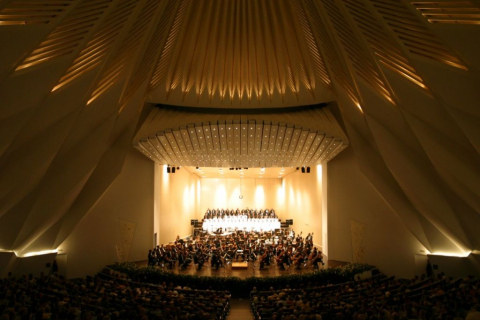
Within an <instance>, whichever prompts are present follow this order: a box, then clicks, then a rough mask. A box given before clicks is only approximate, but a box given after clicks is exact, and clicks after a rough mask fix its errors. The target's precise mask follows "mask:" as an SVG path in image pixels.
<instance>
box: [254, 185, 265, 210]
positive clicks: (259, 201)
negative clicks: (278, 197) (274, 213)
mask: <svg viewBox="0 0 480 320" xmlns="http://www.w3.org/2000/svg"><path fill="white" fill-rule="evenodd" d="M255 206H256V207H257V208H263V207H264V206H265V190H263V185H258V186H257V188H256V189H255Z"/></svg>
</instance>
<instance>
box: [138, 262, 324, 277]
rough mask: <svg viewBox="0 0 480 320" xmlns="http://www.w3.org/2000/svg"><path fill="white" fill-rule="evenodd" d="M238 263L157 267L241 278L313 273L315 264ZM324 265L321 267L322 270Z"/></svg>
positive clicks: (180, 271)
mask: <svg viewBox="0 0 480 320" xmlns="http://www.w3.org/2000/svg"><path fill="white" fill-rule="evenodd" d="M235 263H237V266H238V267H235V265H233V267H232V265H230V264H229V265H228V266H226V267H220V268H219V269H218V270H216V269H215V268H211V267H210V264H205V265H203V267H202V269H201V270H197V268H196V267H194V266H193V265H192V264H190V265H189V266H188V268H186V269H185V270H181V268H179V267H178V265H176V266H175V267H174V268H172V269H168V268H167V267H166V266H165V267H162V266H156V267H155V268H159V269H164V270H167V271H171V272H173V273H175V274H184V275H193V276H206V277H238V278H240V279H245V278H248V277H278V276H284V275H293V274H308V273H313V266H312V265H311V264H310V263H309V264H308V265H306V266H302V267H301V268H300V269H295V267H294V266H290V268H287V267H285V270H280V268H279V267H278V266H277V265H276V264H275V263H273V264H271V265H270V266H265V267H264V268H263V269H262V270H259V263H258V262H256V263H254V262H251V261H250V262H248V263H247V266H246V267H244V266H243V264H244V262H242V261H238V262H236V261H233V263H232V264H235ZM137 265H138V266H146V265H147V261H141V262H137ZM321 269H322V267H320V270H321Z"/></svg>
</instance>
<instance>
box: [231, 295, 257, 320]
mask: <svg viewBox="0 0 480 320" xmlns="http://www.w3.org/2000/svg"><path fill="white" fill-rule="evenodd" d="M248 319H252V320H253V319H254V317H253V314H252V311H251V310H250V301H249V300H246V299H232V300H230V313H229V314H228V317H227V320H248Z"/></svg>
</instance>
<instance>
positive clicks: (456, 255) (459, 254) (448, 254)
mask: <svg viewBox="0 0 480 320" xmlns="http://www.w3.org/2000/svg"><path fill="white" fill-rule="evenodd" d="M470 253H472V251H468V252H464V253H455V252H432V253H430V254H429V255H432V256H445V257H459V258H466V257H468V256H469V255H470Z"/></svg>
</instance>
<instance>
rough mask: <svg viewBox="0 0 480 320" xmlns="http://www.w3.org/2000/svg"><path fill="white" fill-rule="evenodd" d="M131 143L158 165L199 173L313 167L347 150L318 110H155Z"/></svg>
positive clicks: (333, 124) (339, 132)
mask: <svg viewBox="0 0 480 320" xmlns="http://www.w3.org/2000/svg"><path fill="white" fill-rule="evenodd" d="M263 110H267V109H263ZM134 141H135V147H136V148H137V149H138V150H140V151H141V152H142V153H143V154H145V155H146V156H148V157H149V158H150V159H152V160H154V161H156V162H158V163H160V164H170V165H174V166H178V165H180V166H200V167H249V168H261V167H265V168H270V167H302V166H313V165H316V164H321V163H323V162H327V161H329V160H331V159H333V158H334V157H335V156H336V155H337V154H338V153H340V152H341V151H342V150H343V149H345V148H346V147H347V146H348V139H347V137H346V135H345V133H344V132H343V130H342V128H341V127H340V125H339V124H338V122H337V120H336V119H335V117H334V116H333V115H332V113H331V112H330V110H329V109H328V108H327V107H323V108H322V107H320V106H317V107H309V108H291V109H289V110H288V111H287V110H286V109H282V110H278V111H276V112H275V113H272V112H268V113H262V111H261V110H257V112H255V113H252V112H250V113H248V114H247V113H244V112H243V113H242V112H241V110H240V112H239V113H236V114H233V113H230V114H219V113H216V112H215V109H210V110H206V109H199V108H193V109H188V110H185V109H181V108H178V107H177V108H166V107H163V108H162V107H159V108H155V109H154V110H152V111H151V113H150V114H149V116H148V118H147V119H146V121H145V122H144V124H143V126H142V127H141V128H140V129H139V131H138V133H137V135H136V137H135V138H134Z"/></svg>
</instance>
